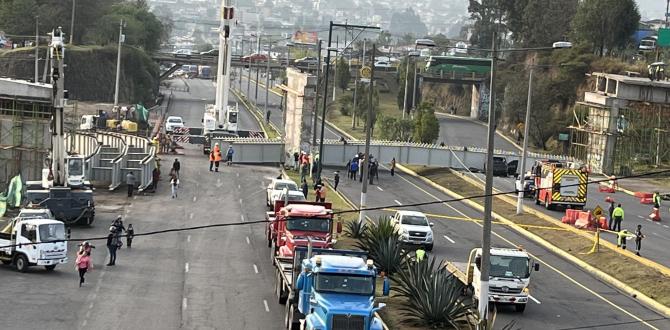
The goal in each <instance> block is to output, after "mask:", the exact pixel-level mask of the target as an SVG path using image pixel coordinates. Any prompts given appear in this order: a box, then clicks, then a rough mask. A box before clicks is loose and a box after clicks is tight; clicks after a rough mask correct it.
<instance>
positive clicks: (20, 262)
mask: <svg viewBox="0 0 670 330" xmlns="http://www.w3.org/2000/svg"><path fill="white" fill-rule="evenodd" d="M14 265H15V266H16V270H18V271H19V272H21V273H23V272H25V271H26V270H27V269H28V258H26V256H24V255H23V254H19V255H18V256H17V257H16V259H14Z"/></svg>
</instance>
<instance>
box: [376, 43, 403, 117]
mask: <svg viewBox="0 0 670 330" xmlns="http://www.w3.org/2000/svg"><path fill="white" fill-rule="evenodd" d="M410 59H411V57H410V55H409V54H408V55H407V62H406V63H405V95H404V98H403V105H402V119H405V113H406V112H407V90H408V89H409V61H410ZM373 61H374V59H373ZM373 66H374V65H373Z"/></svg>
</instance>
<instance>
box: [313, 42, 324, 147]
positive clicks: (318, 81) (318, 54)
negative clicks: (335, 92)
mask: <svg viewBox="0 0 670 330" xmlns="http://www.w3.org/2000/svg"><path fill="white" fill-rule="evenodd" d="M321 42H322V40H321V39H319V40H317V42H316V58H317V61H316V63H317V64H316V93H315V94H314V111H312V119H314V123H313V124H312V148H314V147H315V146H316V123H317V121H316V120H317V115H316V114H317V112H318V108H319V89H320V88H319V86H321ZM323 102H326V98H325V97H324V98H323Z"/></svg>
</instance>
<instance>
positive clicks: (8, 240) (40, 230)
mask: <svg viewBox="0 0 670 330" xmlns="http://www.w3.org/2000/svg"><path fill="white" fill-rule="evenodd" d="M38 213H39V215H38V216H42V215H44V214H47V215H48V213H44V212H41V213H40V212H33V211H30V212H25V213H23V214H24V215H26V216H31V215H34V214H38ZM64 240H65V225H64V224H63V222H61V221H58V220H53V219H42V218H20V217H16V218H14V219H12V220H11V221H10V222H9V223H7V224H4V225H2V224H0V246H8V247H4V248H0V261H2V263H3V264H5V265H9V264H13V265H14V266H15V267H16V269H17V270H18V271H20V272H25V271H26V270H27V269H28V267H29V266H44V267H45V268H46V269H47V270H53V269H55V268H56V265H58V264H63V263H66V262H67V244H66V243H65V241H64ZM35 243H40V244H35Z"/></svg>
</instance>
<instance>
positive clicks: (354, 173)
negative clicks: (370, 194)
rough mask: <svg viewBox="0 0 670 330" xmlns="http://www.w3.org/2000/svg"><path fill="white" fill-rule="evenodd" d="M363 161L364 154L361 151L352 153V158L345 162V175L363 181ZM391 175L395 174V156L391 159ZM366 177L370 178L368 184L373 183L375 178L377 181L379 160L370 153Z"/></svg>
mask: <svg viewBox="0 0 670 330" xmlns="http://www.w3.org/2000/svg"><path fill="white" fill-rule="evenodd" d="M364 161H365V155H364V154H363V153H358V154H356V155H354V158H352V159H351V160H349V161H348V162H347V164H346V168H347V172H348V174H347V177H348V178H349V179H350V180H356V178H358V181H360V182H363V163H364ZM359 172H360V174H359ZM393 175H395V158H393V159H392V160H391V176H393ZM368 178H369V180H370V184H374V179H375V178H376V179H377V181H379V161H378V160H377V159H376V158H375V157H374V156H372V155H370V161H369V162H368Z"/></svg>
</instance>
